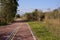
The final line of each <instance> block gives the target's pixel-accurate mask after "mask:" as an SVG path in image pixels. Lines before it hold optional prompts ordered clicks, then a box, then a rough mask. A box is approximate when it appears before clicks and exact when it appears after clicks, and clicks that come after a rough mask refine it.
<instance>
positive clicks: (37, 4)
mask: <svg viewBox="0 0 60 40" xmlns="http://www.w3.org/2000/svg"><path fill="white" fill-rule="evenodd" d="M18 4H19V6H18V10H20V11H17V13H19V14H24V13H25V12H32V11H33V10H34V9H39V10H42V11H46V10H47V9H51V10H53V9H56V8H58V7H60V0H19V1H18Z"/></svg>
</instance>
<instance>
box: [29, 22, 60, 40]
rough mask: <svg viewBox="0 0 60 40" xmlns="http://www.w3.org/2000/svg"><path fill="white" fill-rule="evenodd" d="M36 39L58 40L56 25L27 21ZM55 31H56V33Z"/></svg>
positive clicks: (59, 39)
mask: <svg viewBox="0 0 60 40" xmlns="http://www.w3.org/2000/svg"><path fill="white" fill-rule="evenodd" d="M28 23H29V25H30V27H31V29H32V31H33V33H34V35H35V37H36V38H37V40H60V38H59V37H60V36H59V34H60V33H59V30H60V28H59V29H56V28H58V27H54V26H51V25H50V26H49V25H46V24H45V23H42V22H28ZM56 32H57V33H56Z"/></svg>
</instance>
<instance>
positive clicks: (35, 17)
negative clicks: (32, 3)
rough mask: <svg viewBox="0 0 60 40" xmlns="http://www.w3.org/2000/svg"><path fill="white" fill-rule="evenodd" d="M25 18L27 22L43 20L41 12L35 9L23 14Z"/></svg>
mask: <svg viewBox="0 0 60 40" xmlns="http://www.w3.org/2000/svg"><path fill="white" fill-rule="evenodd" d="M25 16H26V18H27V20H29V21H40V20H41V19H43V16H44V15H43V12H42V11H39V10H38V9H35V10H34V11H33V12H31V13H25Z"/></svg>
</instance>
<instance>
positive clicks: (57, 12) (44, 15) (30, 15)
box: [22, 7, 60, 22]
mask: <svg viewBox="0 0 60 40" xmlns="http://www.w3.org/2000/svg"><path fill="white" fill-rule="evenodd" d="M22 18H23V19H25V20H28V21H38V22H39V21H45V19H46V20H48V19H60V7H59V8H57V9H54V10H52V11H47V12H43V11H41V10H38V9H35V10H34V11H33V12H27V13H25V14H24V15H23V17H22Z"/></svg>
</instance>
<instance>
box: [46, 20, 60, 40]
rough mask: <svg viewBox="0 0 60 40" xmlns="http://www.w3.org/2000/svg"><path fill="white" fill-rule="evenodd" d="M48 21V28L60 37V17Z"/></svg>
mask: <svg viewBox="0 0 60 40" xmlns="http://www.w3.org/2000/svg"><path fill="white" fill-rule="evenodd" d="M46 23H47V29H48V30H49V31H50V32H52V34H53V35H55V36H56V37H57V38H59V39H60V19H48V20H46Z"/></svg>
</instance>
